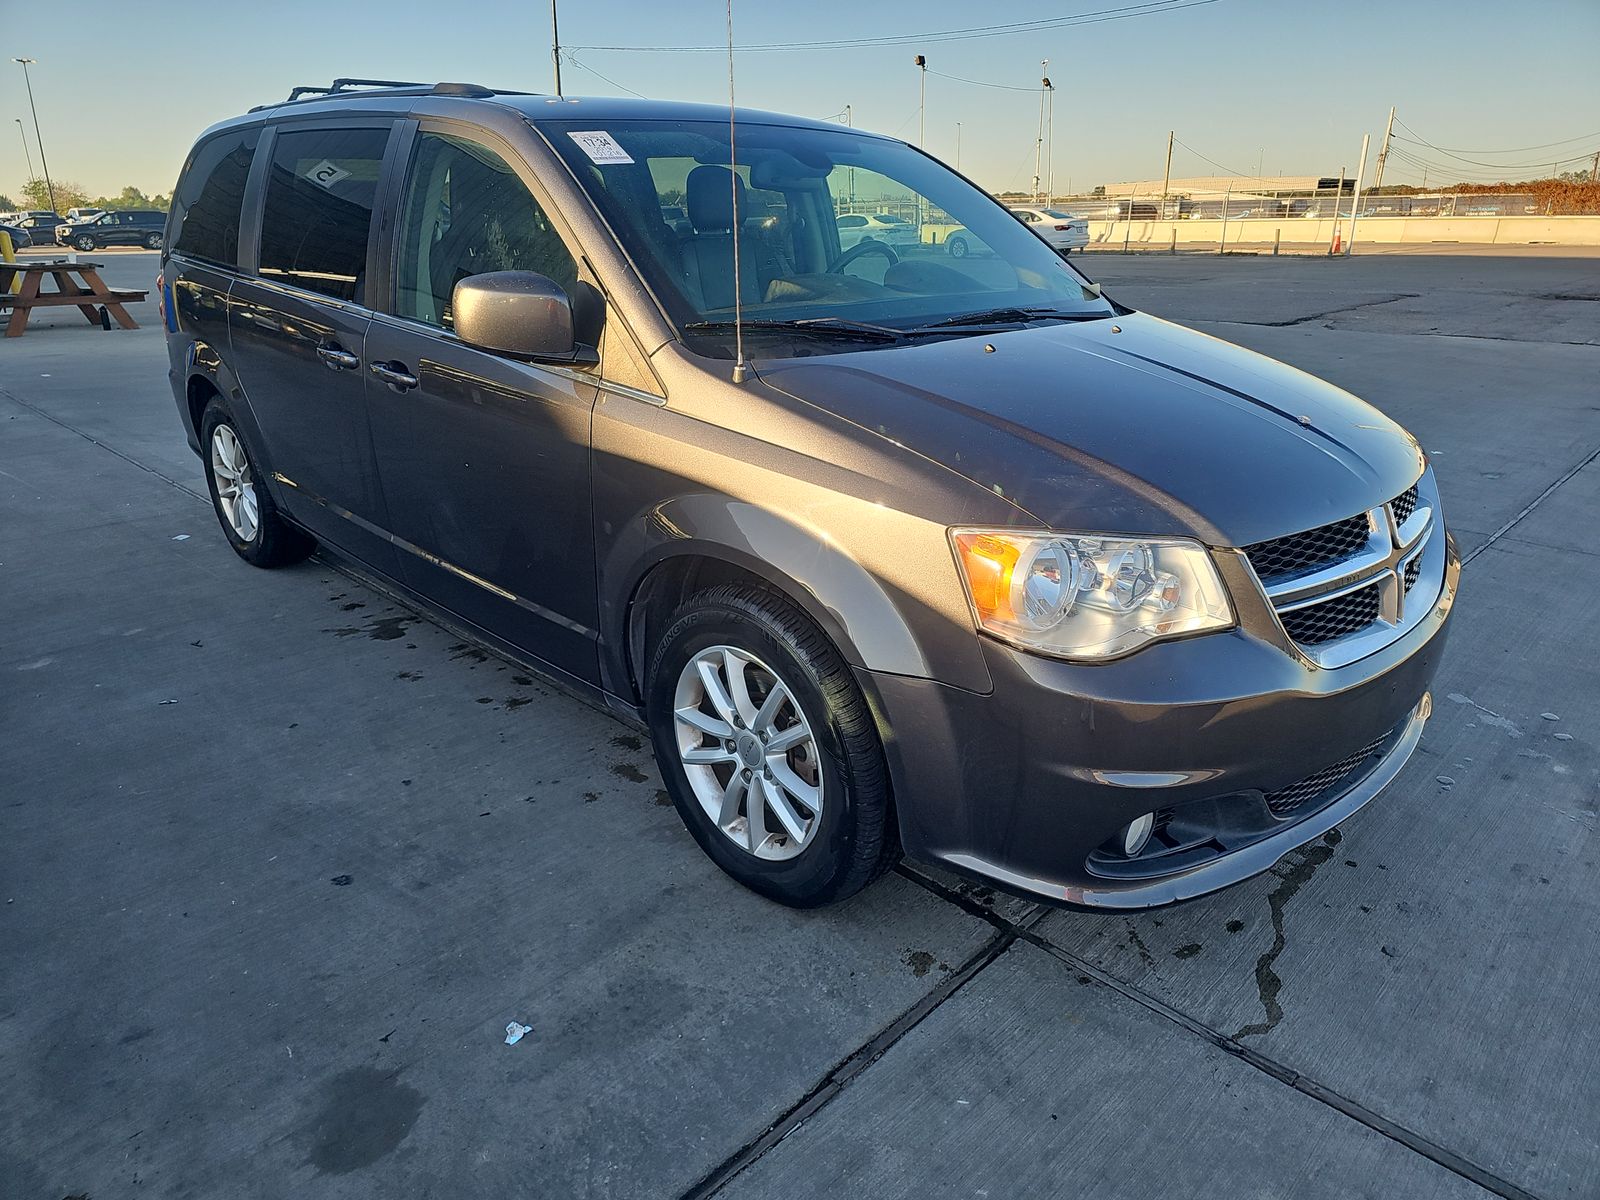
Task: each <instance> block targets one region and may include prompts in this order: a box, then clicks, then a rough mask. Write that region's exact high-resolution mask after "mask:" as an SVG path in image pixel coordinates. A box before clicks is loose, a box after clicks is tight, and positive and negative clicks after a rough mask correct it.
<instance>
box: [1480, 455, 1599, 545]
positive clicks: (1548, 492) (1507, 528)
mask: <svg viewBox="0 0 1600 1200" xmlns="http://www.w3.org/2000/svg"><path fill="white" fill-rule="evenodd" d="M1597 458H1600V446H1597V447H1595V449H1594V450H1593V451H1591V452H1590V453H1589V455H1588V456H1587V457H1585V458H1584V459H1582V460H1581V461H1580V462H1579V463H1578V465H1577V466H1575V467H1573V468H1572V469H1571V470H1570V471H1568V472H1567V473H1566V474H1564V475H1563V476H1561V478H1560V479H1557V480H1556V481H1555V482H1554V483H1552V484H1551V485H1550V486H1549V487H1547V488H1545V490H1544V491H1542V492H1540V493H1539V494H1538V495H1537V496H1535V497H1534V498H1533V499H1532V500H1530V501H1528V503H1527V504H1525V505H1523V507H1522V511H1521V512H1519V513H1517V515H1516V516H1514V517H1512V518H1511V519H1510V520H1509V521H1507V522H1506V523H1505V524H1504V525H1502V526H1500V528H1499V529H1496V530H1495V531H1494V532H1493V533H1491V534H1490V535H1489V536H1488V537H1486V538H1485V539H1484V540H1483V543H1482V544H1481V545H1478V546H1474V547H1473V548H1472V550H1471V552H1470V553H1468V554H1467V555H1466V556H1465V557H1463V558H1462V560H1461V565H1462V566H1466V565H1467V564H1468V563H1470V562H1471V561H1472V560H1473V559H1475V558H1477V557H1478V555H1480V554H1482V553H1483V552H1484V551H1485V550H1487V549H1488V548H1489V547H1490V546H1492V545H1494V544H1495V543H1496V542H1498V541H1499V540H1500V539H1501V538H1503V537H1505V535H1506V534H1508V533H1510V532H1511V531H1512V530H1513V529H1515V528H1516V527H1517V526H1518V525H1519V524H1521V523H1522V522H1523V521H1524V520H1525V519H1526V518H1527V517H1528V516H1529V515H1530V514H1532V512H1533V510H1534V509H1536V508H1538V507H1539V505H1541V504H1543V503H1544V502H1545V501H1546V500H1548V499H1549V498H1550V497H1551V496H1552V495H1554V494H1555V491H1556V489H1557V488H1559V487H1560V486H1561V485H1562V484H1564V483H1566V482H1567V481H1568V480H1569V479H1571V478H1572V477H1573V476H1575V475H1576V474H1577V473H1578V472H1579V471H1581V470H1583V469H1584V468H1585V467H1587V466H1588V465H1589V464H1590V463H1592V462H1594V461H1595V459H1597Z"/></svg>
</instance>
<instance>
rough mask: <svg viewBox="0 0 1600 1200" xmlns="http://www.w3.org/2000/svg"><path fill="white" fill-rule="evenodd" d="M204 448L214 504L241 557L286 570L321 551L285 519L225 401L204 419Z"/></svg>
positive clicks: (216, 401)
mask: <svg viewBox="0 0 1600 1200" xmlns="http://www.w3.org/2000/svg"><path fill="white" fill-rule="evenodd" d="M200 445H201V446H203V447H204V448H205V466H206V486H207V487H208V488H209V490H210V492H211V503H212V505H213V507H215V508H216V510H217V520H218V521H219V522H220V523H221V525H222V532H223V533H224V534H225V535H226V536H227V538H228V544H229V545H230V546H232V547H233V550H234V553H235V554H237V555H238V556H239V557H240V558H242V559H244V560H245V562H247V563H249V564H250V565H251V566H253V567H284V566H288V565H289V564H290V563H297V562H299V561H300V560H301V559H303V558H305V557H306V556H307V555H308V554H310V553H311V552H312V551H313V550H314V549H316V545H317V544H316V542H314V541H312V540H311V538H310V537H308V536H307V535H306V534H304V533H302V532H300V530H298V529H296V528H295V527H294V526H292V525H290V524H289V523H288V522H287V521H285V520H284V519H283V517H282V516H280V515H279V513H278V507H277V505H275V504H274V503H273V502H272V497H271V495H269V494H268V492H267V489H266V488H265V487H263V486H262V484H261V478H260V475H259V474H258V472H257V471H256V467H255V463H254V461H253V460H252V459H251V457H250V452H249V451H248V450H247V449H246V448H245V444H244V437H243V435H241V434H240V432H239V427H238V426H237V425H236V424H235V423H234V420H233V414H232V413H230V412H229V411H228V409H227V406H226V405H224V404H223V403H222V401H221V400H219V399H213V400H212V401H211V403H210V404H208V405H206V411H205V414H204V416H202V417H201V419H200Z"/></svg>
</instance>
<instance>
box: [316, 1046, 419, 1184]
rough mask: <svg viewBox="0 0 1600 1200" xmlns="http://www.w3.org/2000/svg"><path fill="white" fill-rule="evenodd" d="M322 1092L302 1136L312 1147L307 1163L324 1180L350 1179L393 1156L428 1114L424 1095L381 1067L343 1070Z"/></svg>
mask: <svg viewBox="0 0 1600 1200" xmlns="http://www.w3.org/2000/svg"><path fill="white" fill-rule="evenodd" d="M322 1092H323V1100H322V1104H321V1107H320V1108H319V1109H318V1110H317V1112H316V1113H315V1114H313V1115H312V1117H311V1118H310V1119H309V1120H308V1121H307V1122H306V1123H305V1124H304V1125H303V1126H302V1128H301V1131H300V1132H301V1136H302V1137H303V1138H304V1139H305V1140H306V1141H307V1142H309V1143H310V1147H311V1148H310V1153H309V1154H308V1155H307V1157H306V1161H307V1162H309V1163H310V1164H311V1166H313V1167H315V1168H316V1169H317V1170H318V1171H319V1172H321V1173H322V1174H324V1175H347V1174H349V1173H350V1172H351V1171H359V1170H360V1169H361V1168H363V1167H370V1166H371V1165H372V1164H373V1163H375V1162H377V1161H378V1160H379V1159H380V1158H383V1157H384V1156H385V1155H387V1154H390V1153H392V1152H393V1151H394V1150H395V1149H396V1148H397V1147H398V1146H399V1145H400V1143H401V1142H403V1141H405V1140H406V1137H407V1135H408V1134H410V1132H411V1127H412V1126H413V1125H415V1124H416V1122H417V1117H418V1116H419V1115H420V1114H421V1112H422V1104H423V1095H422V1093H421V1092H419V1091H417V1089H416V1088H413V1087H409V1086H407V1085H406V1084H403V1083H401V1082H400V1080H399V1078H398V1077H397V1074H396V1073H392V1072H384V1071H380V1070H378V1069H377V1068H375V1067H355V1068H353V1069H351V1070H348V1071H342V1072H340V1073H339V1074H338V1075H335V1076H334V1077H333V1078H332V1079H330V1080H329V1081H328V1082H327V1083H326V1084H325V1085H324V1086H323V1089H322Z"/></svg>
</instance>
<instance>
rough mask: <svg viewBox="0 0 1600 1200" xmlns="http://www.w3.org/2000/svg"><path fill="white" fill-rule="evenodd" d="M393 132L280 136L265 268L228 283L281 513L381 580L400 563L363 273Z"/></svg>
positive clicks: (236, 350) (265, 220)
mask: <svg viewBox="0 0 1600 1200" xmlns="http://www.w3.org/2000/svg"><path fill="white" fill-rule="evenodd" d="M391 125H392V122H383V123H382V124H381V125H368V126H366V127H363V128H350V129H334V128H299V129H297V128H294V127H290V128H288V129H284V130H280V131H279V133H278V135H277V136H276V138H274V139H273V141H272V143H271V146H270V154H271V158H270V161H269V162H268V166H267V173H266V174H267V178H266V187H265V193H264V196H263V199H262V205H261V208H262V215H261V233H260V238H259V251H258V253H257V255H256V258H257V269H256V271H255V273H254V276H253V277H252V278H248V279H241V280H239V281H238V283H237V284H236V285H235V286H234V288H233V291H232V293H231V294H230V296H229V321H228V325H229V331H230V334H231V336H232V345H233V358H234V368H235V371H236V372H237V374H238V376H239V380H240V383H241V384H242V385H243V388H244V393H245V396H246V398H247V401H248V403H249V406H250V410H251V412H252V414H253V415H254V417H255V424H256V426H257V427H258V428H259V429H260V431H261V438H262V441H263V443H264V446H263V449H264V452H265V458H266V467H267V469H268V471H269V472H270V473H271V474H272V476H273V477H274V479H275V481H276V483H277V488H276V491H277V494H278V496H279V499H280V503H281V504H282V505H283V506H284V507H285V508H286V509H287V510H288V512H289V513H290V515H292V516H293V517H294V518H295V519H296V520H298V521H300V522H301V523H302V524H304V525H305V526H306V527H307V528H309V529H310V530H311V531H312V532H313V533H315V534H316V535H317V536H318V537H319V538H321V539H323V540H325V541H328V542H330V543H332V544H333V545H334V546H335V547H338V548H339V549H342V550H344V551H345V552H347V553H349V554H353V555H355V556H356V557H358V558H361V559H363V560H365V561H366V562H368V563H369V564H370V565H372V566H375V567H377V568H378V569H379V570H382V571H384V572H385V573H392V572H393V571H394V570H395V569H396V561H397V560H396V558H395V556H394V550H393V548H392V547H391V546H390V545H389V543H388V540H387V538H386V537H385V536H384V535H383V530H384V529H385V527H386V521H387V513H386V511H385V508H384V504H383V493H382V490H381V489H380V487H379V484H378V476H377V468H376V465H375V463H374V462H373V456H372V435H371V431H370V429H369V426H368V420H367V404H366V381H367V346H366V339H367V327H368V326H369V325H370V324H371V320H372V313H371V310H370V308H369V304H370V301H369V299H368V297H367V296H366V275H367V258H368V241H369V238H370V231H371V225H372V212H373V205H374V202H375V200H376V197H377V192H378V181H379V175H380V169H381V167H382V164H383V158H384V152H385V148H386V145H387V143H388V141H389V137H390V128H391Z"/></svg>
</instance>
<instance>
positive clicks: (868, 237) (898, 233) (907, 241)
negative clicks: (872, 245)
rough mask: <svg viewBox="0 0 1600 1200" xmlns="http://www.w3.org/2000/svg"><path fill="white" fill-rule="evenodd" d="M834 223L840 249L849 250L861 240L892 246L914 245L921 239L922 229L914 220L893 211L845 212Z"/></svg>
mask: <svg viewBox="0 0 1600 1200" xmlns="http://www.w3.org/2000/svg"><path fill="white" fill-rule="evenodd" d="M836 224H837V225H838V227H839V249H841V250H849V249H851V248H852V247H855V246H859V245H860V244H861V243H862V242H882V243H883V244H884V245H886V246H889V247H891V248H893V247H897V246H915V245H917V244H918V243H920V242H921V241H922V231H921V229H920V228H918V226H917V224H916V222H915V221H908V220H906V219H905V218H904V217H897V216H895V215H894V214H893V213H870V214H868V213H846V214H845V215H844V216H842V217H840V218H839V219H838V221H837V222H836Z"/></svg>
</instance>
